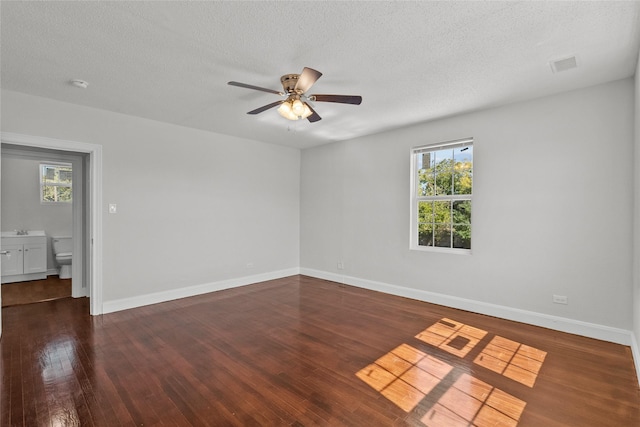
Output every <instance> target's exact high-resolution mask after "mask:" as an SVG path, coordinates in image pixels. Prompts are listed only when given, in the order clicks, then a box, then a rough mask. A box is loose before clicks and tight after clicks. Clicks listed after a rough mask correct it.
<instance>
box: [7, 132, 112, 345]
mask: <svg viewBox="0 0 640 427" xmlns="http://www.w3.org/2000/svg"><path fill="white" fill-rule="evenodd" d="M0 140H1V142H2V143H3V144H13V145H20V146H25V147H37V148H47V149H51V150H61V151H72V152H77V153H86V154H88V155H89V169H90V170H88V171H87V172H86V173H87V175H88V176H89V181H90V183H89V185H90V188H89V189H88V193H89V196H90V197H89V201H88V204H87V206H88V207H89V218H88V220H89V230H90V231H89V233H90V236H89V238H90V240H89V242H91V243H90V247H89V254H88V259H89V274H88V275H87V277H88V283H87V286H88V289H89V297H90V306H89V311H90V313H91V315H92V316H95V315H99V314H102V146H101V145H98V144H88V143H85V142H77V141H69V140H62V139H53V138H46V137H41V136H31V135H23V134H18V133H8V132H1V133H0ZM85 203H86V201H85ZM0 333H1V332H0Z"/></svg>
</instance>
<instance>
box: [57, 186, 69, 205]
mask: <svg viewBox="0 0 640 427" xmlns="http://www.w3.org/2000/svg"><path fill="white" fill-rule="evenodd" d="M57 188H58V201H59V202H70V201H71V194H72V192H71V187H57Z"/></svg>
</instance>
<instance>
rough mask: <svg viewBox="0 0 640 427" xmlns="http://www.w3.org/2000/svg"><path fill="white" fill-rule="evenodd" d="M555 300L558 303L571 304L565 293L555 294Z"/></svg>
mask: <svg viewBox="0 0 640 427" xmlns="http://www.w3.org/2000/svg"><path fill="white" fill-rule="evenodd" d="M553 302H554V303H556V304H565V305H566V304H569V298H567V297H566V296H565V295H554V296H553Z"/></svg>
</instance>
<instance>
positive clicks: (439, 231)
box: [433, 224, 451, 248]
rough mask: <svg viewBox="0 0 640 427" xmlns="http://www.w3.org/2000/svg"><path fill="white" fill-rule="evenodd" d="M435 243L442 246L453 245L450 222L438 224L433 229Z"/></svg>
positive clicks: (448, 246)
mask: <svg viewBox="0 0 640 427" xmlns="http://www.w3.org/2000/svg"><path fill="white" fill-rule="evenodd" d="M433 245H434V246H438V247H441V248H450V247H451V227H450V225H449V224H436V225H435V227H434V230H433Z"/></svg>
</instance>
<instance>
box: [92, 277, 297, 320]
mask: <svg viewBox="0 0 640 427" xmlns="http://www.w3.org/2000/svg"><path fill="white" fill-rule="evenodd" d="M297 274H300V269H299V268H297V267H296V268H289V269H286V270H279V271H273V272H269V273H262V274H255V275H252V276H245V277H238V278H235V279H228V280H221V281H218V282H212V283H204V284H202V285H195V286H189V287H186V288H179V289H171V290H168V291H162V292H155V293H152V294H146V295H139V296H135V297H130V298H122V299H118V300H113V301H104V302H103V304H102V313H103V314H107V313H113V312H115V311H120V310H128V309H130V308H136V307H142V306H145V305H150V304H158V303H161V302H166V301H171V300H175V299H180V298H186V297H192V296H195V295H202V294H206V293H209V292H215V291H221V290H224V289H231V288H237V287H240V286H246V285H251V284H253V283H259V282H266V281H267V280H274V279H280V278H283V277H288V276H295V275H297Z"/></svg>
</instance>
